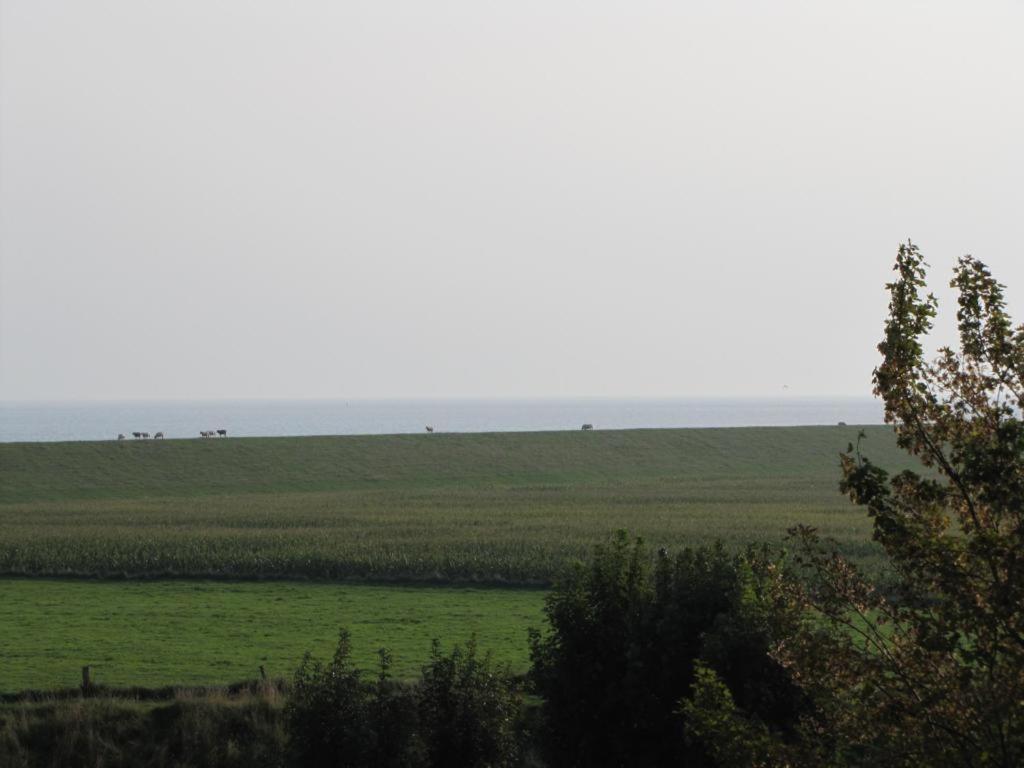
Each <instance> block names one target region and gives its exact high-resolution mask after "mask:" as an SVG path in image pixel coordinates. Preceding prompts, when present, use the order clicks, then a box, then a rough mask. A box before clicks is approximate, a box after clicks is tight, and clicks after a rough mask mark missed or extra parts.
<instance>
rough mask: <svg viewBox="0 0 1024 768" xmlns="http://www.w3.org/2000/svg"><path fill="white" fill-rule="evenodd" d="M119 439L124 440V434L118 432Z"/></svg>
mask: <svg viewBox="0 0 1024 768" xmlns="http://www.w3.org/2000/svg"><path fill="white" fill-rule="evenodd" d="M117 439H118V440H124V432H118V433H117Z"/></svg>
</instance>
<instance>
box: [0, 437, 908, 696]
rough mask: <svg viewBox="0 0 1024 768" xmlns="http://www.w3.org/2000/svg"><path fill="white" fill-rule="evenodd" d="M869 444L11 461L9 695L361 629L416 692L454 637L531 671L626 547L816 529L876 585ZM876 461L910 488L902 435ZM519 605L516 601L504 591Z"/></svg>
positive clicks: (550, 442)
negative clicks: (569, 611)
mask: <svg viewBox="0 0 1024 768" xmlns="http://www.w3.org/2000/svg"><path fill="white" fill-rule="evenodd" d="M858 431H859V429H858V428H856V427H841V426H836V427H793V428H750V429H746V428H743V429H686V430H633V431H616V432H613V431H608V432H602V431H594V432H561V433H555V432H541V433H514V434H508V433H506V434H434V435H405V436H365V437H329V438H323V437H306V438H266V439H248V438H245V439H233V438H229V439H223V440H167V441H147V442H142V441H139V442H134V441H127V442H121V443H118V442H105V443H31V444H28V443H25V444H0V576H2V578H0V691H6V692H11V691H15V690H21V689H26V688H34V689H40V688H49V687H63V686H70V685H74V684H76V682H77V681H78V676H79V673H80V668H81V666H82V665H84V664H90V665H93V666H94V670H95V675H96V679H97V681H98V682H101V683H106V684H109V685H116V686H120V685H142V686H162V685H171V684H175V685H198V684H204V685H206V684H210V685H215V684H224V683H228V682H232V681H236V680H240V679H251V678H253V677H254V676H256V675H257V674H258V668H259V666H260V665H261V664H262V665H264V667H265V668H266V669H267V671H268V674H271V675H280V676H284V677H287V676H289V675H290V674H291V673H292V672H293V671H294V669H295V667H296V665H297V663H298V661H299V659H300V658H301V656H302V653H303V652H304V651H306V650H312V651H314V652H316V653H318V654H320V655H322V656H326V655H328V654H329V652H330V651H331V649H332V648H333V645H334V642H335V639H336V636H337V631H338V628H339V627H340V626H342V625H344V626H346V627H348V628H349V629H350V630H351V631H352V633H353V641H354V650H355V658H356V661H357V662H358V663H359V664H360V666H362V667H364V668H366V669H367V670H372V669H373V668H374V665H375V662H376V651H377V649H378V648H380V647H382V646H387V647H389V648H390V649H391V650H392V652H393V654H394V659H395V669H394V672H395V674H396V675H397V676H399V677H409V676H413V675H415V674H416V673H417V672H418V670H419V667H420V666H421V665H422V664H423V663H424V662H425V661H426V660H427V657H428V655H429V650H430V641H431V640H432V639H433V638H434V637H438V638H440V639H442V640H443V641H444V642H445V643H452V642H464V641H465V640H466V639H468V638H469V637H470V636H471V635H473V634H475V635H477V636H478V639H479V642H480V645H481V647H482V648H484V649H489V650H492V651H493V652H494V653H495V654H496V656H497V658H499V659H500V660H502V661H503V662H506V663H508V664H509V665H510V666H511V668H512V669H513V670H514V671H516V672H522V671H524V670H525V669H526V666H527V663H528V659H527V643H526V630H527V628H528V627H530V626H534V627H541V626H542V625H543V616H542V604H543V598H544V594H545V593H544V591H543V590H542V589H536V588H535V587H545V586H548V585H550V584H551V583H552V581H553V580H555V579H557V577H558V574H559V573H560V572H562V571H563V569H564V568H565V567H566V566H567V564H568V563H569V562H570V561H572V560H574V559H583V558H586V557H587V556H588V555H589V554H590V553H591V552H592V548H593V546H594V545H595V544H598V543H601V542H604V541H606V540H607V539H608V537H609V536H610V535H611V534H612V533H613V532H614V531H615V530H618V529H623V528H624V529H627V530H629V531H630V532H631V533H632V534H635V535H641V536H643V537H644V538H645V540H647V542H648V543H649V544H650V545H651V547H652V548H654V547H661V546H665V547H668V548H669V549H670V550H673V549H678V548H680V547H683V546H688V545H697V544H703V543H710V542H713V541H715V540H721V541H723V542H724V543H725V544H726V545H727V546H728V547H731V548H734V549H739V548H741V547H743V546H744V545H746V544H748V543H750V542H771V543H775V544H781V543H783V542H784V538H785V531H786V528H787V527H789V526H791V525H794V524H796V523H808V524H811V525H815V526H817V527H818V528H820V529H821V531H822V533H824V534H825V535H829V536H832V537H834V538H835V539H836V540H837V541H838V542H839V545H840V547H841V549H843V550H844V551H845V552H846V553H847V554H848V555H850V556H851V557H853V558H854V559H855V560H857V561H859V562H860V563H861V564H862V565H864V566H865V567H867V568H869V569H877V568H879V567H880V563H881V559H880V557H879V552H878V550H877V547H876V545H875V544H873V543H872V541H871V537H870V521H869V519H868V517H867V515H866V514H865V513H864V511H863V510H862V509H859V508H857V507H855V506H853V505H852V504H851V503H850V502H849V501H848V500H847V499H846V498H844V497H843V496H842V495H841V494H840V493H839V491H838V487H837V486H838V476H839V471H838V454H839V452H840V451H841V450H843V449H845V448H846V446H847V444H848V443H849V442H851V441H855V440H856V439H857V434H858ZM865 431H866V433H867V439H866V441H864V443H863V448H864V450H865V452H866V453H867V455H869V456H871V457H872V458H873V459H875V460H876V462H877V463H879V464H881V465H882V466H885V467H888V468H890V469H899V468H902V467H906V466H908V460H907V458H906V456H905V455H904V454H903V453H902V452H900V451H899V450H898V449H897V448H896V446H895V443H894V440H893V436H892V434H891V431H890V430H889V429H887V428H884V427H868V428H866V430H865ZM496 586H501V587H502V588H495V587H496Z"/></svg>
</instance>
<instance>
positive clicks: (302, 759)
mask: <svg viewBox="0 0 1024 768" xmlns="http://www.w3.org/2000/svg"><path fill="white" fill-rule="evenodd" d="M389 667H390V657H389V654H388V653H387V651H384V650H382V651H381V653H380V672H379V674H378V676H377V679H376V680H375V681H372V682H370V681H366V680H365V679H364V678H363V675H362V672H361V671H360V670H359V669H357V668H356V667H355V666H354V665H353V664H352V661H351V645H350V641H349V635H348V632H346V631H345V630H342V632H341V635H340V637H339V639H338V646H337V649H336V651H335V653H334V657H333V658H332V659H331V660H330V661H329V662H327V663H323V662H321V661H319V660H316V659H314V658H312V657H311V656H309V655H307V656H306V658H305V659H304V660H303V662H302V665H301V666H300V667H299V669H298V671H297V672H296V674H295V682H294V686H293V688H292V691H291V695H290V697H289V700H288V704H287V706H286V709H285V720H286V726H287V733H288V744H289V749H290V761H291V764H293V765H297V766H303V768H328V767H330V768H342V767H344V768H361V767H362V766H367V767H372V768H387V767H388V766H396V768H397V767H398V766H402V767H405V766H409V767H411V768H415V767H416V766H423V767H424V768H428V767H432V766H437V767H438V768H440V767H441V766H443V767H444V768H501V767H502V766H511V765H514V764H516V761H517V758H518V755H519V752H520V736H519V730H518V725H519V722H520V715H521V710H522V701H521V699H520V696H519V694H518V692H517V691H516V688H515V686H514V684H513V682H512V681H511V678H510V677H509V675H508V674H507V672H505V671H504V670H502V669H499V668H498V667H497V666H496V665H495V664H494V662H493V661H492V660H491V657H490V656H489V655H484V656H482V657H481V656H479V655H478V654H477V648H476V643H475V641H470V643H469V644H468V645H467V646H466V647H465V648H461V647H459V646H456V647H455V648H454V649H452V651H451V653H450V654H447V655H446V654H444V653H442V652H441V647H440V644H439V643H437V642H435V643H434V647H433V653H432V656H431V660H430V662H429V663H428V664H427V665H426V666H425V667H424V668H423V673H422V676H421V678H420V680H419V681H417V682H416V683H414V684H403V683H397V682H395V681H392V680H391V679H390V677H389V673H388V670H389Z"/></svg>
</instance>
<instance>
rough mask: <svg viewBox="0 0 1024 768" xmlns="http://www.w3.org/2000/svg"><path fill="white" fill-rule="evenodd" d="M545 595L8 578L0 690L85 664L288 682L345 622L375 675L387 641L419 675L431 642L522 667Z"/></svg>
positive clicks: (101, 672)
mask: <svg viewBox="0 0 1024 768" xmlns="http://www.w3.org/2000/svg"><path fill="white" fill-rule="evenodd" d="M543 601H544V593H543V592H541V591H539V590H530V589H486V588H477V587H424V586H416V587H411V586H410V587H399V586H393V587H376V586H366V585H342V584H324V583H312V584H311V583H301V584H296V583H292V582H268V583H257V582H251V581H249V582H226V581H217V582H210V581H147V582H113V581H68V580H51V579H0V692H13V691H18V690H25V689H48V688H58V687H73V686H75V685H77V684H78V683H79V682H80V681H81V667H82V666H83V665H85V664H89V665H92V667H93V670H92V672H93V677H94V679H95V681H96V682H97V683H102V684H106V685H111V686H128V685H137V686H147V687H158V686H164V685H171V684H173V685H185V686H187V685H218V684H223V683H229V682H235V681H239V680H247V679H253V678H257V677H258V676H259V667H260V665H263V666H264V667H265V669H266V671H267V674H268V675H270V676H272V677H290V676H291V675H292V673H293V672H294V671H295V668H296V667H297V666H298V664H299V661H300V659H301V658H302V655H303V653H304V652H305V651H307V650H309V651H312V652H313V653H314V654H316V655H318V656H320V657H321V658H325V659H326V658H328V657H329V656H330V655H331V653H332V652H333V650H334V646H335V643H336V641H337V637H338V629H339V627H340V626H342V625H344V626H345V627H347V628H348V629H349V630H350V631H351V633H352V643H353V652H354V653H353V656H354V660H355V661H356V663H357V664H358V666H360V667H361V668H364V669H366V670H367V672H368V673H370V674H375V672H376V669H377V650H378V649H379V648H382V647H386V648H389V649H390V650H391V652H392V654H393V658H394V666H393V669H392V672H393V674H394V675H395V677H398V678H411V677H414V676H416V675H418V674H419V670H420V667H421V666H422V665H423V664H424V663H425V662H426V661H427V659H428V658H429V656H430V644H431V640H432V639H433V638H435V637H436V638H439V639H441V640H442V642H443V643H444V644H445V646H444V647H445V648H450V644H451V643H462V642H465V641H466V640H468V639H469V638H470V637H471V636H473V635H475V636H476V637H477V640H478V643H479V646H480V648H481V650H490V651H492V652H493V653H494V656H495V658H496V659H497V660H499V661H500V662H502V663H506V664H508V665H509V666H510V668H511V669H512V670H513V671H514V672H524V671H525V670H526V668H527V666H528V663H529V658H528V645H527V629H528V628H529V627H531V626H533V627H538V628H540V627H541V626H542V624H543V616H542V611H541V609H542V605H543Z"/></svg>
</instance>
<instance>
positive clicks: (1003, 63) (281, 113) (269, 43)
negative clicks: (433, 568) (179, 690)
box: [0, 0, 1024, 399]
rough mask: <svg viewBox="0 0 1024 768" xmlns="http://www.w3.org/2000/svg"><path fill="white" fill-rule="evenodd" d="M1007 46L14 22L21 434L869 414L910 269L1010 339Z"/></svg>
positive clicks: (729, 25)
mask: <svg viewBox="0 0 1024 768" xmlns="http://www.w3.org/2000/svg"><path fill="white" fill-rule="evenodd" d="M1022 40H1024V2H1022V1H1021V0H1015V1H1013V2H984V1H982V2H975V3H965V2H938V1H936V0H927V1H926V2H899V0H886V1H885V2H873V1H867V2H865V0H858V1H857V2H848V3H841V2H821V0H812V1H809V2H785V1H782V2H780V1H779V0H774V1H773V2H767V1H766V2H759V1H756V0H748V1H746V2H729V1H728V0H724V1H723V0H713V1H712V0H708V1H707V2H701V1H699V0H674V2H647V1H646V0H630V1H629V2H625V1H623V2H607V1H606V0H588V1H587V2H566V1H564V0H517V2H501V3H498V2H487V1H486V0H433V1H432V2H422V0H407V1H399V2H394V1H392V0H364V1H361V2H345V1H338V0H320V1H314V0H305V1H303V2H295V3H281V2H268V1H267V0H214V1H211V0H201V1H200V0H174V2H171V1H170V0H166V1H164V2H154V1H149V2H140V0H119V1H111V0H90V2H81V1H80V0H63V1H57V0H54V1H49V0H0V399H116V398H153V399H161V398H221V397H226V398H235V397H239V398H242V397H317V398H323V397H341V398H352V397H393V396H427V397H435V396H571V395H614V396H630V395H636V396H655V395H701V394H717V395H734V394H735V395H774V394H781V393H782V387H783V385H784V384H786V385H788V386H789V390H787V392H788V393H790V394H804V395H828V394H866V393H868V392H869V391H870V372H871V369H872V367H873V366H874V365H875V362H876V352H875V349H874V347H875V344H876V343H877V341H878V339H879V337H880V333H881V324H882V321H883V316H884V312H885V305H886V296H885V294H884V292H883V289H882V285H883V283H884V282H885V281H886V280H887V279H889V274H890V273H889V267H890V265H891V261H892V257H893V255H894V254H895V251H896V248H897V245H898V243H899V242H900V241H901V240H905V239H906V238H907V237H912V238H913V239H914V240H915V241H916V242H918V243H919V244H920V245H921V246H922V248H923V249H924V250H925V252H926V254H927V255H928V256H929V259H930V261H931V263H932V264H933V267H934V276H935V279H936V283H945V282H947V281H948V277H949V270H950V267H951V266H952V264H953V263H954V261H955V259H956V257H957V256H959V255H961V254H963V253H966V252H970V253H973V254H975V255H976V256H978V257H979V258H981V259H982V260H984V261H986V262H987V263H989V265H990V266H991V267H992V268H993V270H994V271H995V273H996V274H997V276H998V277H999V278H1000V279H1002V280H1003V281H1004V282H1005V283H1007V284H1008V285H1009V295H1010V300H1011V306H1012V308H1013V309H1014V310H1016V312H1017V315H1018V318H1019V319H1024V146H1022V141H1024V44H1022V42H1021V41H1022ZM941 294H942V295H943V296H945V295H948V291H942V292H941ZM948 307H949V305H948V303H947V308H948Z"/></svg>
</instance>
